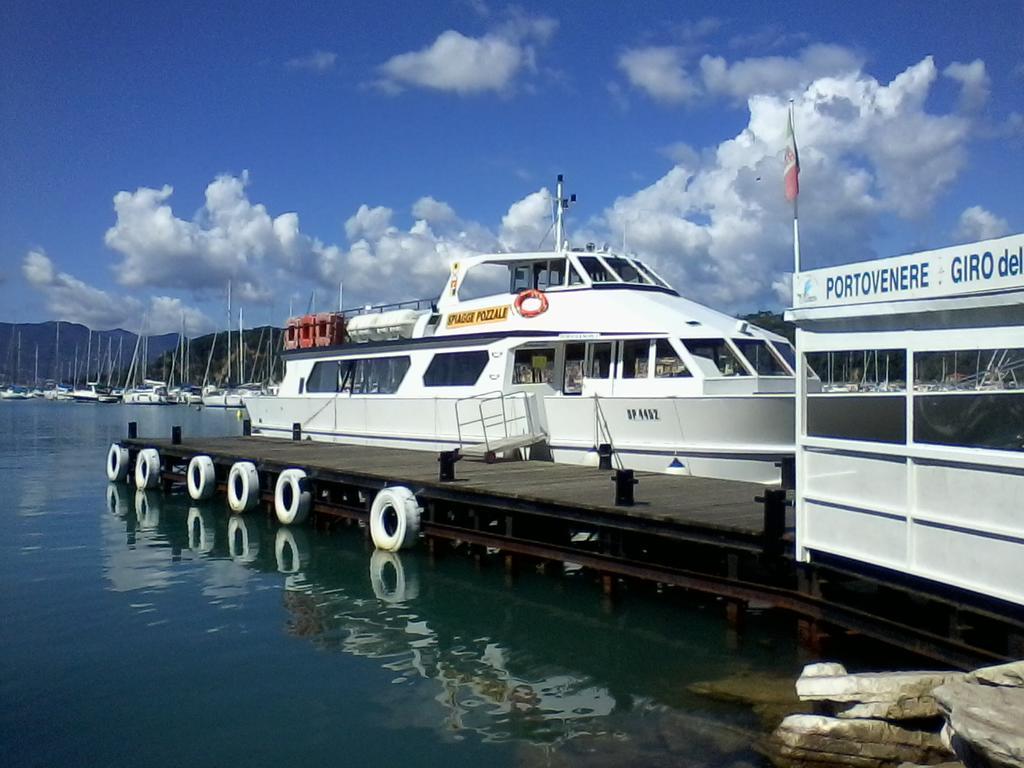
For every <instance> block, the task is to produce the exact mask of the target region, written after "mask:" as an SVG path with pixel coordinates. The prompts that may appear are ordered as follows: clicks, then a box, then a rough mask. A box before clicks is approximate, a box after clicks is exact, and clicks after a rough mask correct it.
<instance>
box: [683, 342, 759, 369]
mask: <svg viewBox="0 0 1024 768" xmlns="http://www.w3.org/2000/svg"><path fill="white" fill-rule="evenodd" d="M683 344H684V345H686V348H687V349H688V350H689V352H690V354H691V355H693V356H694V358H696V362H697V365H698V366H700V367H701V368H702V369H703V371H704V374H705V375H709V376H716V375H717V376H749V375H750V373H749V372H748V371H747V369H746V368H745V367H744V365H743V363H741V362H740V361H739V359H738V358H737V357H736V355H734V354H733V351H732V349H730V348H729V345H728V344H726V343H725V340H724V339H683Z"/></svg>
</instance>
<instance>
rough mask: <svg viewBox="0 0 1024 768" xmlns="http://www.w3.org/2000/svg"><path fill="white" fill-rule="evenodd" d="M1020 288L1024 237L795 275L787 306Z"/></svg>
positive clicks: (1023, 283) (1023, 274)
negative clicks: (790, 302) (791, 296)
mask: <svg viewBox="0 0 1024 768" xmlns="http://www.w3.org/2000/svg"><path fill="white" fill-rule="evenodd" d="M1013 289H1022V290H1024V233H1022V234H1019V235H1010V236H1008V237H1001V238H997V239H995V240H983V241H981V242H979V243H968V244H967V245H954V246H951V247H949V248H939V249H937V250H934V251H922V252H921V253H913V254H910V255H908V256H896V257H894V258H890V259H876V260H874V261H862V262H858V263H856V264H843V265H842V266H838V267H828V268H826V269H815V270H812V271H810V272H801V273H800V274H798V275H795V276H794V279H793V308H794V309H810V308H812V307H837V306H847V305H851V304H872V303H877V302H890V301H904V300H907V299H937V298H948V297H952V296H966V295H970V294H975V293H986V292H990V291H1004V290H1013Z"/></svg>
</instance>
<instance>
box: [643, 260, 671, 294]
mask: <svg viewBox="0 0 1024 768" xmlns="http://www.w3.org/2000/svg"><path fill="white" fill-rule="evenodd" d="M633 264H635V265H636V267H637V269H639V270H640V271H641V272H643V273H644V275H645V276H646V277H647V279H648V280H650V281H651V282H652V283H654V284H655V285H659V286H661V287H662V288H668V289H670V290H671V288H672V286H670V285H669V284H668V283H666V282H665V281H664V280H662V279H661V278H660V277H658V276H657V275H656V274H654V270H652V269H651V268H650V267H648V266H647V265H646V264H644V263H643V262H642V261H637V260H636V259H634V260H633Z"/></svg>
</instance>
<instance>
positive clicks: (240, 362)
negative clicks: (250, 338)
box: [238, 307, 245, 384]
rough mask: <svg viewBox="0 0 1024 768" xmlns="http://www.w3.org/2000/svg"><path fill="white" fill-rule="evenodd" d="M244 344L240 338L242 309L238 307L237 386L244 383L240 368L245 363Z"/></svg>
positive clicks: (242, 372) (242, 338)
mask: <svg viewBox="0 0 1024 768" xmlns="http://www.w3.org/2000/svg"><path fill="white" fill-rule="evenodd" d="M244 344H245V339H244V337H243V336H242V308H241V307H239V308H238V383H239V384H244V383H245V371H243V370H242V366H243V365H244V363H245V361H244V359H243V358H244V357H245V355H244Z"/></svg>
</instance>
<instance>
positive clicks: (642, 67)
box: [612, 44, 863, 104]
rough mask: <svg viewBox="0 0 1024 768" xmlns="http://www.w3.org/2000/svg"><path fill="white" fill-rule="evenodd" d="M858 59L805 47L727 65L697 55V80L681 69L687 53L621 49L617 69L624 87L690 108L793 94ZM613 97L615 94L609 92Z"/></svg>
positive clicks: (832, 49)
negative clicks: (713, 99)
mask: <svg viewBox="0 0 1024 768" xmlns="http://www.w3.org/2000/svg"><path fill="white" fill-rule="evenodd" d="M862 64H863V61H862V58H861V57H860V56H858V55H857V54H855V53H854V52H853V51H851V50H850V49H848V48H844V47H843V46H839V45H821V44H816V45H809V46H807V47H806V48H804V49H803V50H802V51H800V53H799V54H798V55H797V56H793V57H787V56H763V57H753V58H747V59H741V60H739V61H734V62H732V63H730V62H728V61H726V59H725V58H724V57H722V56H710V55H705V56H702V57H701V59H700V61H699V62H698V66H697V69H698V70H699V76H695V75H694V74H691V72H690V71H689V70H688V68H687V48H685V47H683V46H650V47H646V48H634V49H630V50H627V51H626V52H624V53H623V54H622V55H621V56H619V61H618V65H619V69H621V70H622V71H623V72H625V73H626V77H627V79H628V80H629V82H630V84H631V85H633V86H634V87H636V88H639V89H640V90H642V91H644V92H645V93H646V94H647V95H648V96H650V97H651V98H653V99H654V100H656V101H660V102H662V103H665V104H686V103H693V102H695V101H696V100H697V99H698V98H700V97H702V96H724V97H726V98H729V99H732V100H733V101H736V102H740V103H741V102H744V101H746V99H747V98H749V97H750V96H753V95H756V94H769V93H781V92H786V93H796V92H798V91H799V90H801V89H803V88H804V87H806V86H807V85H808V84H809V83H811V82H812V81H814V80H816V79H819V78H822V77H826V76H841V75H843V74H847V73H852V72H857V71H859V69H860V68H861V66H862ZM612 95H613V97H614V96H616V93H615V92H614V91H613V92H612Z"/></svg>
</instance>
